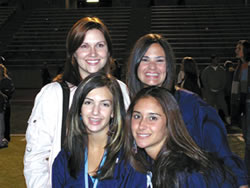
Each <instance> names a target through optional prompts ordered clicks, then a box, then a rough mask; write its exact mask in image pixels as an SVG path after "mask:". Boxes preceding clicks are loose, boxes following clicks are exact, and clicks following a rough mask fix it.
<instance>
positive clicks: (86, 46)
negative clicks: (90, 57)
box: [80, 43, 89, 49]
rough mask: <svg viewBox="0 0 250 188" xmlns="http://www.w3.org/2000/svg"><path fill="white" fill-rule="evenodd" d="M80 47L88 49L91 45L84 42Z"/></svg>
mask: <svg viewBox="0 0 250 188" xmlns="http://www.w3.org/2000/svg"><path fill="white" fill-rule="evenodd" d="M80 48H82V49H88V48H89V45H88V44H86V43H82V45H81V46H80Z"/></svg>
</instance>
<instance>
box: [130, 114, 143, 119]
mask: <svg viewBox="0 0 250 188" xmlns="http://www.w3.org/2000/svg"><path fill="white" fill-rule="evenodd" d="M132 118H133V119H140V118H141V115H140V114H138V113H134V114H133V115H132Z"/></svg>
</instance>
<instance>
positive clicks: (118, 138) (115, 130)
mask: <svg viewBox="0 0 250 188" xmlns="http://www.w3.org/2000/svg"><path fill="white" fill-rule="evenodd" d="M100 87H107V88H108V89H109V90H110V92H111V93H112V95H113V114H114V117H113V118H112V120H111V122H110V125H109V133H108V142H107V145H106V147H105V149H106V151H107V158H106V160H105V163H104V165H103V166H102V167H101V168H100V169H98V173H97V177H98V178H99V179H105V178H110V177H112V175H113V171H114V167H115V161H116V158H117V155H118V152H119V151H120V149H121V147H122V145H123V142H124V132H123V130H122V129H123V126H124V125H123V124H124V117H125V113H126V112H125V107H124V103H123V95H122V92H121V89H120V85H119V83H118V82H117V81H116V79H115V78H114V77H112V76H111V75H107V74H105V73H102V72H99V73H93V74H91V75H89V76H88V77H86V78H85V79H84V80H83V81H82V82H81V83H80V84H79V86H78V88H77V90H76V92H75V95H74V98H73V102H72V106H71V108H70V111H69V114H68V117H67V129H68V132H67V136H66V140H65V144H64V148H65V150H66V152H67V153H68V154H69V156H68V157H69V158H68V169H69V173H70V175H71V176H72V177H75V178H76V177H77V175H78V173H79V172H80V170H81V169H82V168H83V166H84V151H85V148H86V147H87V146H88V133H87V129H86V126H85V125H84V123H83V121H82V120H81V118H80V113H81V106H82V104H83V101H84V100H85V98H86V96H87V95H88V93H89V92H90V91H91V90H93V89H96V88H100Z"/></svg>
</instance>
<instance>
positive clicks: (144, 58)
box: [141, 57, 149, 63]
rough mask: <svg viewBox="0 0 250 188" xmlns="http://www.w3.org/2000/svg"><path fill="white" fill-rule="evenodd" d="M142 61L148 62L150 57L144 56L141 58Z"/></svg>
mask: <svg viewBox="0 0 250 188" xmlns="http://www.w3.org/2000/svg"><path fill="white" fill-rule="evenodd" d="M141 62H143V63H148V62H149V59H148V58H146V57H143V58H142V59H141Z"/></svg>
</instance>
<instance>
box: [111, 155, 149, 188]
mask: <svg viewBox="0 0 250 188" xmlns="http://www.w3.org/2000/svg"><path fill="white" fill-rule="evenodd" d="M121 155H122V153H121V152H120V154H119V156H121ZM114 178H115V179H117V180H118V182H117V183H118V184H119V186H118V187H123V188H127V187H138V188H142V187H144V188H146V187H147V174H144V173H140V172H138V171H136V170H135V169H134V168H133V167H132V166H131V165H130V163H129V162H125V160H123V159H121V160H120V161H119V162H118V160H117V164H116V169H115V172H114Z"/></svg>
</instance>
